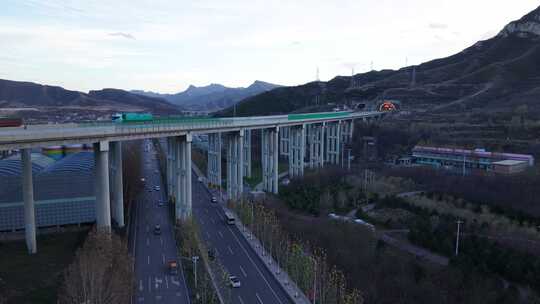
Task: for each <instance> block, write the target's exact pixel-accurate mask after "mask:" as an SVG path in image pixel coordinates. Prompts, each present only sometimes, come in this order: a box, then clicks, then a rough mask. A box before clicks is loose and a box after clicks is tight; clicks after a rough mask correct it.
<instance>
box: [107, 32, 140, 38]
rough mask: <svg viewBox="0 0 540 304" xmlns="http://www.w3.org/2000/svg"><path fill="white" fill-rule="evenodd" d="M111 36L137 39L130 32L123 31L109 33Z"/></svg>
mask: <svg viewBox="0 0 540 304" xmlns="http://www.w3.org/2000/svg"><path fill="white" fill-rule="evenodd" d="M109 36H114V37H122V38H126V39H131V40H135V37H134V36H133V35H131V34H129V33H123V32H115V33H109Z"/></svg>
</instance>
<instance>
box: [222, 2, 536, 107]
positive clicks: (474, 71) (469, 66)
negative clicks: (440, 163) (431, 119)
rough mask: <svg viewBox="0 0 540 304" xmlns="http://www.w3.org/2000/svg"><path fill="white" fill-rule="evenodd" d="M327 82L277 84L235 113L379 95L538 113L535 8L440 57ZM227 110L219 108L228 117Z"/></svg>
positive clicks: (410, 102) (406, 102)
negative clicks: (487, 36)
mask: <svg viewBox="0 0 540 304" xmlns="http://www.w3.org/2000/svg"><path fill="white" fill-rule="evenodd" d="M353 77H354V78H351V77H343V76H338V77H336V78H334V79H332V80H330V81H328V82H312V83H308V84H304V85H301V86H297V87H284V88H278V89H275V90H272V91H269V92H266V93H262V94H259V95H257V96H253V97H251V98H247V99H245V100H243V101H241V102H240V103H239V104H238V105H237V107H236V111H237V115H252V114H277V113H287V112H290V111H295V110H298V109H301V108H305V107H310V106H314V105H316V104H317V103H318V104H325V103H330V102H331V103H338V104H339V103H349V102H350V103H353V102H355V103H364V104H368V105H369V104H374V103H376V102H377V101H380V100H382V99H394V100H399V101H400V102H401V105H402V108H405V109H408V110H411V111H413V112H414V111H419V112H430V113H461V112H468V113H471V112H491V113H493V112H500V113H503V112H504V113H508V112H512V111H515V109H516V108H517V107H519V106H521V105H527V106H528V111H529V113H530V114H531V115H532V114H534V115H540V102H539V101H540V7H539V8H537V9H535V10H534V11H532V12H530V13H529V14H527V15H525V16H524V17H522V18H521V19H519V20H516V21H514V22H511V23H510V24H508V25H507V26H505V27H504V29H502V30H501V32H500V33H499V34H498V35H496V36H495V37H493V38H491V39H488V40H484V41H479V42H477V43H476V44H474V45H473V46H471V47H469V48H467V49H465V50H463V51H461V52H459V53H457V54H455V55H452V56H449V57H446V58H442V59H437V60H432V61H429V62H425V63H423V64H420V65H418V66H409V67H405V68H402V69H400V70H397V71H396V70H383V71H371V72H368V73H363V74H357V75H354V76H353ZM231 113H232V109H230V108H229V109H227V110H225V111H223V112H222V113H221V114H222V115H230V114H231Z"/></svg>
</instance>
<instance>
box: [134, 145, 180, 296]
mask: <svg viewBox="0 0 540 304" xmlns="http://www.w3.org/2000/svg"><path fill="white" fill-rule="evenodd" d="M143 145H144V153H142V176H143V177H144V178H145V187H144V190H143V191H141V193H140V194H139V197H138V198H137V200H136V202H135V213H134V221H133V222H132V223H131V225H132V226H131V228H130V229H132V234H131V235H132V237H133V239H132V242H131V244H132V247H131V250H133V251H132V254H133V256H134V257H135V273H136V285H137V286H136V292H135V296H134V297H133V301H132V304H134V303H171V304H172V303H175V304H179V303H190V300H189V294H188V288H187V285H186V282H185V279H184V274H183V272H182V269H181V267H179V272H178V274H177V275H171V274H169V271H168V268H167V263H168V261H170V260H176V261H178V262H179V263H181V261H180V260H179V259H178V258H177V249H176V241H175V240H174V236H173V227H174V225H173V221H172V218H171V217H170V216H169V207H168V205H167V203H165V204H163V205H162V206H160V205H159V204H158V202H159V201H166V194H165V189H164V185H163V184H162V180H161V177H160V174H159V166H158V160H157V157H156V152H155V149H154V146H153V145H152V144H151V142H150V141H149V140H145V141H144V144H143ZM156 186H159V188H160V189H159V190H155V188H156ZM156 224H159V225H160V226H161V234H160V235H157V234H155V233H154V227H155V225H156ZM179 266H180V264H179Z"/></svg>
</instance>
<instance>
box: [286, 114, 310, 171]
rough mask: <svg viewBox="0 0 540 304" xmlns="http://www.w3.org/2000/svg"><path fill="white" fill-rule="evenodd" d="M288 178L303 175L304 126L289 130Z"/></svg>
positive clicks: (304, 151)
mask: <svg viewBox="0 0 540 304" xmlns="http://www.w3.org/2000/svg"><path fill="white" fill-rule="evenodd" d="M289 144H290V147H289V176H290V177H296V176H303V175H304V158H305V153H306V126H305V125H304V124H303V125H300V126H293V127H290V128H289Z"/></svg>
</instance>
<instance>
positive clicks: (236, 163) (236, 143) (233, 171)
mask: <svg viewBox="0 0 540 304" xmlns="http://www.w3.org/2000/svg"><path fill="white" fill-rule="evenodd" d="M243 137H244V130H240V131H238V132H231V133H229V134H228V136H227V193H228V194H229V198H230V199H232V200H237V199H240V197H241V195H242V193H243V177H242V168H243V158H244V157H243V154H244V153H243V150H244V149H243V147H242V146H243V143H244V138H243Z"/></svg>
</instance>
